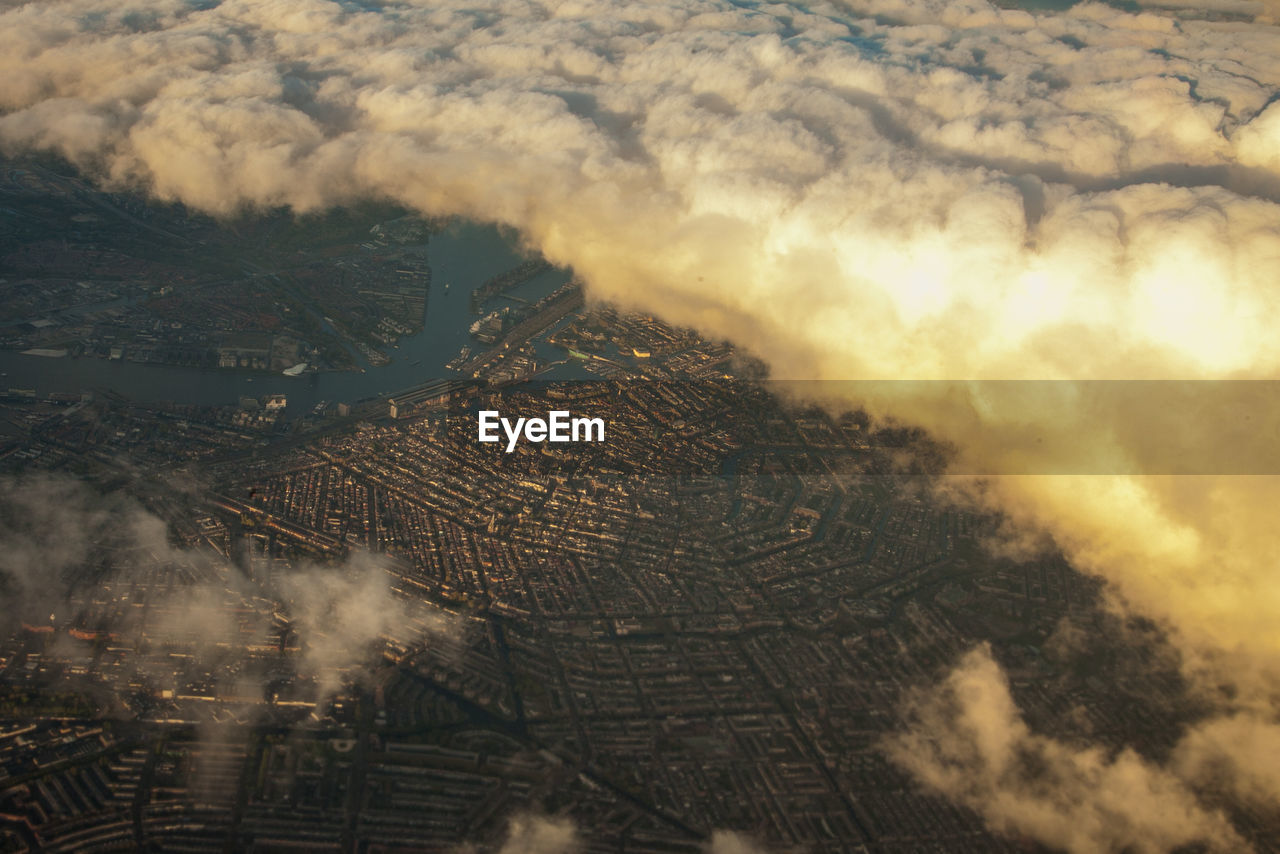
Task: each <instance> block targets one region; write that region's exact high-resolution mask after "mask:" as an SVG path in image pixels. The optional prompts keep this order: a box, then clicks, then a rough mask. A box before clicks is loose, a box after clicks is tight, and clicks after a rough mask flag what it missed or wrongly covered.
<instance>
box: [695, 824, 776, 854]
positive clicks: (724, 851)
mask: <svg viewBox="0 0 1280 854" xmlns="http://www.w3.org/2000/svg"><path fill="white" fill-rule="evenodd" d="M707 854H766V852H765V849H764V848H762V847H760V846H759V845H757V844H756V843H755V842H754V841H752V840H751V838H750V837H748V836H745V835H743V834H741V833H736V832H734V831H732V830H717V831H715V832H713V833H712V834H711V842H710V843H709V844H708V845H707Z"/></svg>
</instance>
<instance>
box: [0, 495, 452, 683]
mask: <svg viewBox="0 0 1280 854" xmlns="http://www.w3.org/2000/svg"><path fill="white" fill-rule="evenodd" d="M167 532H168V528H167V526H166V524H165V523H164V522H163V521H162V520H161V519H159V518H158V517H156V516H154V515H152V514H151V513H149V512H148V511H147V510H145V509H144V508H143V507H141V506H140V505H138V504H137V503H136V502H134V501H133V500H131V499H129V498H127V497H125V496H122V495H120V494H107V495H99V494H97V493H95V492H94V491H93V490H92V489H91V488H90V487H89V486H88V485H87V484H85V483H83V482H81V481H77V480H74V479H72V478H69V477H65V476H52V475H38V476H31V477H23V478H10V477H6V478H0V584H2V585H3V588H4V591H5V594H6V601H7V603H8V604H7V606H6V609H5V618H6V619H8V620H10V621H11V624H10V625H7V626H6V630H8V631H12V630H13V629H15V628H16V627H17V624H18V623H19V622H26V623H28V624H29V625H49V624H50V623H52V624H53V625H54V626H55V627H58V628H62V629H65V628H68V627H72V626H75V627H77V628H85V629H88V630H91V631H107V632H112V633H115V634H118V635H120V636H122V637H126V638H130V639H136V640H137V641H138V642H139V647H140V651H139V652H138V653H137V654H136V656H135V658H136V660H134V661H131V662H130V666H132V667H136V668H139V669H140V670H141V671H143V672H146V671H147V670H148V668H149V667H150V663H149V661H148V660H146V654H145V652H143V651H141V650H145V649H154V650H170V649H171V650H174V651H177V652H180V653H183V654H190V655H194V656H195V657H196V658H197V659H198V660H199V662H200V663H201V665H202V669H203V671H204V672H216V673H219V674H221V676H220V677H219V678H220V679H221V680H222V681H225V683H226V684H225V685H224V686H223V687H225V688H227V689H228V690H227V692H226V693H228V694H229V695H230V696H234V697H255V698H256V697H261V696H262V695H263V693H264V691H265V689H266V685H267V679H268V677H267V676H266V675H264V674H262V673H260V672H258V670H256V669H254V668H253V667H251V666H249V665H250V662H251V659H252V658H253V650H254V649H255V648H257V649H261V648H264V647H267V646H273V645H274V646H278V645H279V636H280V623H281V621H282V620H283V621H286V622H287V625H288V630H289V632H290V635H291V637H293V638H294V640H295V641H296V642H297V644H298V646H299V647H300V652H299V654H298V655H297V656H294V657H291V658H290V659H289V660H288V661H287V662H285V661H283V660H282V662H281V663H282V664H283V665H287V668H288V669H291V670H292V671H293V672H294V673H296V675H297V676H298V677H300V678H302V679H309V680H313V681H314V682H315V686H316V688H315V700H316V702H317V703H321V704H323V703H324V701H326V700H327V699H329V698H331V697H333V696H334V695H335V694H336V693H337V692H338V691H339V690H340V689H341V688H342V687H343V686H344V685H346V684H348V683H350V682H352V681H358V680H359V679H361V678H362V677H363V673H364V671H365V669H366V667H367V665H368V664H369V662H370V661H371V660H372V659H373V658H374V656H375V654H376V652H377V650H378V648H379V645H380V644H381V643H382V642H383V641H384V640H385V641H390V642H391V643H393V644H397V645H402V646H410V645H413V644H417V643H420V642H422V641H424V640H429V639H430V638H433V637H443V636H455V635H457V634H458V633H459V632H461V631H462V626H461V624H460V622H459V619H458V618H457V617H455V616H454V615H452V614H450V613H448V612H445V611H441V610H438V609H436V608H433V607H431V606H430V605H427V604H426V603H421V602H410V601H408V600H404V599H401V598H400V597H398V596H396V595H395V593H394V591H393V590H392V579H391V576H390V575H388V573H387V572H386V567H385V564H384V563H383V559H382V558H381V557H380V556H378V555H374V554H371V553H368V552H363V551H356V552H353V553H352V554H351V555H350V556H349V557H348V558H347V559H346V560H344V561H341V562H337V563H334V564H327V565H322V564H316V563H308V562H300V563H296V564H295V565H294V566H292V567H290V568H289V571H288V572H281V573H277V574H276V575H275V577H274V578H272V579H270V580H264V579H254V578H250V577H247V576H246V575H244V574H243V573H242V572H241V571H240V570H239V569H237V568H236V567H234V566H232V565H231V564H229V563H228V562H226V561H225V560H223V559H222V558H221V556H219V555H217V554H215V553H212V552H209V551H203V550H199V549H183V548H179V547H175V546H173V545H172V544H170V542H169V541H168V533H167ZM51 616H52V617H54V619H53V620H52V621H51V620H50V617H51ZM58 640H59V641H60V644H59V645H58V646H57V647H55V648H57V649H59V650H61V651H63V652H65V653H67V654H68V655H69V656H74V655H75V654H78V653H77V650H76V648H75V647H74V645H73V644H71V643H70V642H68V641H67V640H66V639H65V638H62V637H61V636H59V638H58ZM161 658H163V656H161ZM173 672H174V668H173V666H172V665H171V664H168V665H162V666H161V667H160V668H159V669H158V670H156V671H155V674H154V675H156V676H158V677H161V678H171V677H172V675H173ZM220 693H221V692H220Z"/></svg>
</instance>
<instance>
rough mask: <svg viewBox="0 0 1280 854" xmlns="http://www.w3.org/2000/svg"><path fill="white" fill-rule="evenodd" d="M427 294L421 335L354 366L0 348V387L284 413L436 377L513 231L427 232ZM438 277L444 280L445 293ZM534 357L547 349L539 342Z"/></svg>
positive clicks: (508, 254) (514, 254)
mask: <svg viewBox="0 0 1280 854" xmlns="http://www.w3.org/2000/svg"><path fill="white" fill-rule="evenodd" d="M427 254H428V261H429V263H430V265H431V293H430V295H429V297H428V301H427V316H426V321H425V323H424V326H423V329H422V331H421V332H419V333H417V334H416V335H409V336H405V337H403V338H401V339H400V341H399V349H391V350H388V351H387V353H388V355H389V356H391V358H392V361H391V363H390V364H388V365H384V366H383V367H376V368H375V367H369V368H367V369H366V371H365V372H364V373H359V372H355V371H328V372H320V373H309V374H303V375H302V376H298V377H286V376H283V375H281V374H278V373H273V374H265V373H262V372H250V371H235V370H225V369H223V370H218V369H197V368H181V367H168V366H164V365H148V364H140V363H137V362H129V361H108V360H105V359H98V358H87V357H86V358H71V357H62V358H49V357H43V356H28V355H24V354H22V353H17V352H13V351H0V373H4V374H5V376H3V377H0V389H3V388H11V387H13V388H34V389H35V390H36V393H37V394H38V395H40V396H41V397H43V396H45V395H47V394H49V393H50V392H82V391H113V392H116V393H118V394H120V395H123V396H124V397H127V398H129V399H132V400H137V401H142V402H163V401H173V402H176V403H192V404H200V405H209V406H216V405H226V404H234V403H235V402H236V401H238V400H239V399H240V398H241V397H262V396H264V395H267V394H272V393H282V394H284V395H286V396H287V397H288V399H289V410H290V411H291V412H294V413H297V412H302V411H305V410H307V409H310V408H312V407H314V406H315V405H316V404H318V403H320V402H321V401H328V402H330V403H340V402H354V401H356V400H361V399H363V398H367V397H373V396H376V395H380V394H387V393H390V392H394V391H398V390H400V389H403V388H408V387H409V386H412V385H415V384H417V383H421V382H425V381H427V380H429V379H433V378H438V377H445V376H449V375H451V373H452V372H450V371H449V370H447V369H446V368H445V363H446V362H448V361H449V360H450V359H451V358H453V356H454V355H456V354H457V352H458V350H459V349H461V348H462V346H463V345H467V344H470V345H472V347H473V349H478V346H479V345H476V344H475V342H473V341H472V340H471V336H470V335H469V334H468V332H467V329H468V327H469V326H470V324H471V321H472V320H474V316H473V315H472V314H471V313H470V310H469V302H470V300H469V297H470V294H471V291H472V290H473V289H475V288H476V287H477V286H478V285H480V284H481V283H482V282H483V281H485V280H486V279H488V278H490V277H491V276H494V275H497V274H498V273H501V272H502V271H504V270H508V269H510V268H512V267H514V266H516V264H518V263H520V261H521V259H522V257H523V256H522V255H521V253H520V251H519V249H518V247H517V244H516V240H515V238H514V236H511V235H509V234H507V233H504V232H503V231H501V230H499V229H498V228H497V227H495V226H490V225H480V224H477V223H469V222H461V223H455V224H454V225H452V226H450V227H449V228H448V229H446V230H445V231H443V232H440V233H438V234H433V235H432V236H431V242H430V244H429V247H428V251H427ZM568 280H569V273H568V272H567V271H565V270H551V271H549V272H547V273H544V274H542V275H540V276H537V277H535V278H534V279H532V280H530V281H528V282H526V283H524V284H523V285H521V286H520V287H519V288H516V289H514V290H512V291H510V293H511V294H512V295H514V296H517V297H520V298H522V299H526V300H530V301H533V300H537V299H539V298H540V297H543V296H545V295H547V294H549V293H551V292H552V291H554V290H555V289H556V288H558V287H559V286H560V285H562V284H564V283H565V282H567V281H568ZM446 283H447V284H448V285H449V286H450V287H449V289H448V291H446V290H445V285H446ZM539 350H540V354H541V355H544V356H545V355H548V354H549V353H548V351H547V349H546V348H545V347H539ZM580 375H584V374H581V370H580V369H579V368H577V367H576V366H572V365H566V366H564V368H562V369H560V370H558V371H556V372H555V373H553V374H552V376H557V377H562V378H575V377H578V376H580Z"/></svg>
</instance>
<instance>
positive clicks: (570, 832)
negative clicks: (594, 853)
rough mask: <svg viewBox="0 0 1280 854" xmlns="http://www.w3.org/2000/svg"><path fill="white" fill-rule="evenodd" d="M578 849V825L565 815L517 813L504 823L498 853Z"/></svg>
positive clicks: (559, 853)
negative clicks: (504, 836)
mask: <svg viewBox="0 0 1280 854" xmlns="http://www.w3.org/2000/svg"><path fill="white" fill-rule="evenodd" d="M581 850H582V839H581V837H580V836H579V835H578V829H577V827H576V826H575V825H574V823H573V822H572V821H571V820H570V819H568V818H553V817H547V816H538V815H518V816H516V817H514V818H513V819H511V823H510V824H509V825H508V826H507V838H506V841H505V842H503V843H502V847H501V848H500V849H498V852H499V854H576V852H578V851H581Z"/></svg>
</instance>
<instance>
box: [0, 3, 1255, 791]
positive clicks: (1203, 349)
mask: <svg viewBox="0 0 1280 854" xmlns="http://www.w3.org/2000/svg"><path fill="white" fill-rule="evenodd" d="M1156 5H1165V6H1168V5H1174V4H1156ZM1156 5H1152V6H1150V7H1147V8H1143V9H1140V10H1139V11H1136V12H1129V11H1123V10H1120V9H1117V8H1115V7H1113V6H1110V5H1104V4H1100V3H1092V2H1085V3H1080V4H1076V5H1073V6H1071V7H1070V8H1068V9H1064V10H1061V11H1036V12H1031V11H1027V10H1023V9H1005V8H1000V7H998V6H996V5H993V4H991V3H988V2H985V0H964V2H942V0H829V2H819V3H816V4H813V5H807V6H804V7H801V6H792V5H787V4H771V5H769V6H746V5H735V4H732V3H727V2H717V1H716V0H704V2H694V0H680V2H675V0H672V1H671V2H642V3H630V4H626V8H625V9H619V8H618V7H617V4H613V3H605V2H603V0H568V2H562V3H555V4H550V3H548V4H542V3H536V2H522V0H521V2H517V0H487V2H481V3H475V2H467V3H458V2H450V1H449V0H445V1H444V2H431V3H425V2H423V3H419V2H412V0H399V2H386V3H379V4H357V3H336V2H326V0H301V2H299V0H291V2H283V0H223V2H216V3H202V4H189V3H184V2H178V0H139V2H135V3H131V4H129V5H127V6H120V5H119V4H115V3H110V2H106V0H50V2H43V3H21V4H20V3H15V2H9V3H7V4H5V5H3V6H0V10H2V11H0V110H3V114H2V115H0V148H3V149H4V150H6V151H10V152H19V151H26V150H32V149H40V150H48V151H55V152H58V153H60V154H62V155H63V156H65V157H67V158H68V159H70V160H71V161H72V162H73V163H75V164H76V165H77V166H79V167H80V168H81V169H83V170H85V171H86V172H87V173H89V174H91V175H93V176H95V177H96V178H97V179H98V180H100V181H102V182H104V183H105V184H107V185H109V186H114V187H121V186H130V187H140V188H143V189H145V190H146V191H148V192H150V193H151V194H153V195H154V196H156V197H159V198H162V199H172V200H180V201H182V202H185V203H187V204H189V205H193V206H195V207H199V208H202V209H204V210H208V211H212V212H215V213H230V212H233V211H236V210H240V209H242V208H246V207H247V208H254V207H269V206H277V205H288V206H291V207H293V208H295V209H296V210H299V211H308V210H315V209H320V208H324V207H326V206H330V205H334V204H339V203H344V202H347V201H350V200H352V199H356V198H367V197H375V198H382V199H390V200H396V201H399V202H401V203H403V204H405V205H408V206H410V207H413V208H416V209H419V210H422V211H427V212H430V213H433V214H443V213H449V214H460V215H464V216H470V217H476V218H479V219H484V220H490V221H495V222H500V223H503V224H506V225H509V226H512V227H513V228H515V229H517V230H518V231H519V232H520V233H521V234H522V235H523V237H524V239H525V240H526V241H528V242H529V243H530V244H531V245H534V246H536V247H537V248H538V249H540V250H541V251H542V252H543V254H544V255H546V257H548V258H549V259H551V260H553V261H555V262H557V263H561V264H565V265H571V266H573V267H574V269H575V271H576V272H577V273H578V274H579V275H580V276H581V277H582V278H583V279H584V280H585V281H586V282H587V283H588V287H589V292H590V294H591V296H592V297H593V298H595V299H602V300H611V301H614V302H616V303H618V304H620V305H622V306H624V307H632V308H637V309H641V310H644V311H650V312H654V313H657V314H659V315H661V316H663V317H664V318H666V319H667V320H670V321H673V322H676V323H681V324H688V325H691V326H695V327H697V328H699V329H701V330H703V331H704V332H707V333H710V334H713V335H718V336H726V337H729V338H731V339H732V340H734V341H736V342H738V343H739V344H741V345H743V346H744V347H747V348H749V349H751V350H752V351H754V352H755V353H756V355H759V356H760V357H762V358H763V359H765V360H766V361H767V362H768V364H769V365H770V366H771V369H772V371H773V374H774V376H776V377H782V378H802V379H813V378H817V379H824V380H848V379H859V380H865V379H882V380H893V381H901V380H937V379H958V380H963V381H974V380H1037V381H1039V380H1043V381H1047V383H1046V385H1045V386H1043V388H1047V389H1052V391H1050V392H1047V394H1049V396H1050V397H1052V398H1054V401H1055V402H1054V405H1052V406H1049V407H1045V408H1041V407H1040V406H1039V405H1036V404H1034V403H1031V404H1027V405H1024V406H1007V405H1005V406H1001V405H993V404H992V402H991V400H990V397H991V394H992V388H994V386H993V385H992V384H986V385H980V386H963V385H962V386H960V387H958V388H957V387H955V386H952V387H950V388H949V389H943V390H942V391H939V387H935V386H929V385H927V384H912V383H901V382H899V383H896V384H894V385H891V386H888V387H885V388H882V389H880V390H879V391H876V390H874V389H868V388H867V387H865V386H859V387H856V388H855V389H853V390H852V391H851V392H850V394H851V395H852V398H850V397H849V396H842V398H841V400H839V401H837V402H836V403H835V404H833V405H844V404H847V403H848V402H849V400H850V399H852V400H853V401H854V402H856V403H859V404H861V405H865V406H866V407H868V408H869V409H870V410H872V411H873V412H875V413H877V414H878V415H880V416H883V417H895V418H897V419H900V420H903V421H907V422H910V423H914V424H918V425H920V426H923V427H925V428H927V429H928V430H929V431H930V432H931V433H933V435H935V436H936V437H938V438H939V439H941V440H943V441H945V442H948V443H949V444H950V445H952V446H953V447H954V448H956V451H957V463H956V464H957V466H958V467H959V469H960V470H963V471H980V472H991V473H1002V472H1003V473H1011V472H1012V473H1018V474H1019V476H1018V477H995V478H992V479H990V480H989V482H988V483H987V484H986V485H985V486H981V487H978V486H974V487H973V488H972V489H971V490H969V491H968V494H969V497H970V500H974V501H979V502H981V503H985V504H989V505H990V506H993V507H996V508H998V509H1000V510H1002V511H1003V512H1005V513H1006V515H1007V516H1008V517H1009V519H1010V520H1011V523H1012V524H1013V525H1014V526H1016V528H1017V529H1018V530H1022V531H1041V532H1047V533H1048V535H1050V536H1051V537H1052V540H1053V541H1054V542H1056V543H1057V544H1058V546H1060V547H1061V548H1063V549H1064V550H1065V551H1066V552H1067V553H1068V555H1069V556H1070V557H1071V558H1072V560H1073V562H1074V563H1075V564H1076V565H1077V566H1078V567H1080V568H1081V569H1083V570H1085V571H1088V572H1092V573H1096V574H1098V575H1100V576H1102V577H1103V578H1105V579H1107V580H1108V581H1109V588H1108V589H1109V591H1110V593H1111V596H1112V598H1113V601H1115V602H1116V603H1117V604H1118V605H1121V606H1123V607H1127V608H1130V609H1133V610H1136V611H1138V612H1141V613H1143V614H1147V615H1149V616H1151V617H1153V618H1155V619H1156V620H1158V621H1159V622H1160V624H1161V625H1162V626H1164V627H1165V628H1166V629H1167V630H1168V631H1170V632H1171V634H1172V636H1173V637H1174V638H1175V640H1176V641H1177V642H1178V644H1179V646H1180V649H1181V651H1182V654H1183V660H1184V663H1185V667H1186V669H1187V672H1188V673H1190V674H1192V675H1194V676H1202V677H1204V678H1203V682H1204V684H1205V685H1208V686H1219V685H1225V686H1229V687H1230V690H1229V691H1227V692H1224V693H1223V695H1222V697H1221V703H1222V704H1223V709H1224V715H1228V716H1229V715H1231V714H1236V713H1239V714H1247V715H1249V716H1250V717H1249V718H1248V719H1249V720H1253V721H1257V722H1258V725H1259V726H1265V725H1267V723H1266V722H1267V721H1268V720H1270V716H1273V713H1274V701H1273V698H1274V696H1276V692H1277V690H1280V665H1278V664H1277V662H1280V655H1277V654H1276V653H1277V652H1280V629H1277V628H1276V623H1275V620H1274V619H1273V615H1274V614H1275V613H1276V612H1277V609H1278V608H1280V574H1277V573H1276V572H1275V565H1276V561H1277V558H1278V557H1280V540H1278V539H1277V536H1278V535H1277V534H1276V533H1275V529H1274V525H1273V521H1272V519H1271V514H1270V512H1269V508H1271V507H1274V506H1276V504H1277V501H1278V500H1280V478H1276V477H1270V476H1268V477H1243V476H1228V475H1229V474H1232V472H1231V471H1228V470H1227V468H1226V467H1224V468H1223V469H1222V470H1208V471H1206V472H1203V474H1204V476H1202V477H1195V478H1188V477H1166V476H1164V475H1163V472H1165V471H1167V469H1164V468H1161V467H1160V466H1159V465H1158V464H1153V463H1152V460H1153V454H1155V457H1154V458H1155V459H1157V460H1166V461H1167V460H1168V459H1169V458H1170V454H1171V453H1174V454H1175V455H1176V451H1177V449H1178V448H1182V447H1204V446H1206V445H1207V446H1209V447H1215V448H1227V449H1231V448H1233V447H1235V446H1236V444H1237V443H1236V442H1235V440H1234V439H1235V436H1237V435H1247V434H1248V433H1249V432H1250V431H1249V430H1248V429H1246V428H1240V427H1238V426H1237V427H1236V428H1233V429H1235V432H1234V433H1232V432H1230V431H1228V432H1227V433H1222V432H1219V426H1220V425H1221V424H1222V423H1223V422H1222V421H1221V420H1214V419H1205V418H1201V417H1200V415H1199V414H1197V413H1196V412H1195V411H1194V407H1191V408H1179V407H1172V408H1169V407H1155V406H1152V407H1148V408H1146V409H1143V408H1141V407H1134V406H1129V407H1125V406H1122V405H1119V406H1118V405H1115V404H1114V402H1113V403H1112V404H1109V405H1107V406H1102V405H1094V404H1095V403H1096V401H1091V399H1090V395H1091V394H1092V392H1091V390H1090V389H1091V388H1093V387H1091V386H1086V385H1082V384H1081V382H1082V381H1088V380H1099V381H1112V380H1141V379H1148V380H1170V379H1176V380H1206V381H1215V380H1225V379H1240V380H1251V379H1274V378H1276V377H1277V374H1278V372H1280V337H1277V336H1276V335H1275V334H1274V330H1275V329H1276V328H1277V327H1278V325H1280V302H1277V301H1276V300H1275V298H1274V287H1275V282H1276V281H1280V160H1278V159H1277V156H1276V151H1277V150H1278V149H1277V145H1276V140H1277V127H1280V113H1278V112H1277V109H1278V107H1277V105H1276V103H1275V95H1276V92H1277V91H1280V28H1278V27H1277V26H1275V24H1274V20H1275V10H1276V6H1275V4H1274V3H1272V2H1265V3H1257V4H1254V3H1238V2H1234V0H1222V2H1220V3H1216V4H1214V8H1212V9H1207V10H1202V11H1201V12H1196V13H1192V12H1189V11H1188V10H1187V9H1185V8H1175V9H1172V10H1166V9H1161V8H1156ZM1072 401H1075V402H1077V403H1080V404H1081V405H1080V406H1078V407H1073V406H1072V405H1071V403H1072ZM1254 412H1256V413H1257V415H1258V416H1259V419H1258V422H1256V423H1260V424H1261V425H1262V426H1261V427H1259V428H1257V429H1256V430H1255V431H1254V432H1256V434H1257V435H1267V433H1266V431H1267V430H1268V429H1269V425H1273V424H1274V423H1275V419H1276V418H1277V415H1278V413H1280V410H1278V409H1277V407H1276V405H1275V404H1274V403H1265V402H1264V404H1262V405H1261V407H1260V408H1257V409H1255V410H1254ZM1064 414H1065V415H1064ZM1086 440H1087V441H1086ZM1175 440H1176V441H1175ZM1162 443H1167V447H1164V449H1163V450H1162V451H1160V453H1156V452H1155V451H1153V448H1152V446H1153V444H1155V445H1161V444H1162ZM1250 447H1251V446H1250ZM1171 449H1172V450H1171ZM1082 453H1084V454H1086V455H1087V456H1088V457H1089V458H1090V464H1091V465H1092V466H1093V468H1092V469H1091V470H1090V472H1089V473H1088V476H1085V475H1083V474H1079V473H1077V472H1075V471H1074V470H1071V469H1070V468H1069V467H1068V468H1067V469H1066V470H1064V469H1063V468H1061V467H1059V465H1058V463H1059V461H1060V460H1061V459H1062V458H1063V455H1066V456H1067V457H1071V458H1073V459H1079V457H1080V454H1082ZM1239 459H1243V460H1244V461H1245V462H1246V463H1247V461H1248V457H1247V456H1244V457H1242V458H1238V460H1239ZM1238 460H1237V461H1238ZM1098 472H1109V473H1112V476H1109V477H1096V476H1093V475H1094V474H1096V473H1098ZM11 577H15V578H16V577H27V576H26V574H25V573H24V572H17V571H11ZM1119 761H1120V760H1118V759H1117V760H1115V761H1113V762H1111V764H1106V763H1103V766H1102V770H1098V771H1096V774H1097V775H1098V777H1099V779H1112V778H1114V776H1115V775H1116V774H1117V773H1119V772H1118V771H1116V770H1114V769H1116V768H1117V767H1118V768H1119V770H1121V771H1125V770H1131V769H1132V767H1135V766H1134V765H1133V763H1132V762H1129V761H1127V760H1126V762H1124V763H1121V764H1120V765H1119V766H1117V765H1116V763H1117V762H1119ZM1189 761H1191V760H1189ZM1068 764H1070V763H1068ZM1192 764H1193V765H1195V764H1196V763H1195V762H1193V763H1192ZM1236 766H1239V767H1240V768H1241V769H1242V773H1243V770H1244V769H1245V766H1244V765H1241V764H1240V763H1234V764H1229V765H1228V766H1227V767H1236ZM1072 767H1074V766H1072ZM1197 767H1199V766H1198V765H1197ZM1212 767H1220V766H1219V765H1216V764H1215V765H1213V766H1212ZM1107 769H1113V770H1107ZM1073 773H1074V772H1073ZM1082 773H1083V772H1082ZM1133 773H1135V774H1138V777H1139V778H1140V781H1145V782H1150V783H1151V784H1152V785H1156V783H1158V782H1159V779H1160V778H1158V777H1151V778H1149V779H1148V778H1146V777H1142V775H1141V774H1139V773H1138V772H1136V771H1135V772H1133ZM1160 791H1161V793H1163V794H1168V793H1167V792H1165V791H1164V790H1163V789H1161V790H1160ZM1162 796H1163V795H1162Z"/></svg>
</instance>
